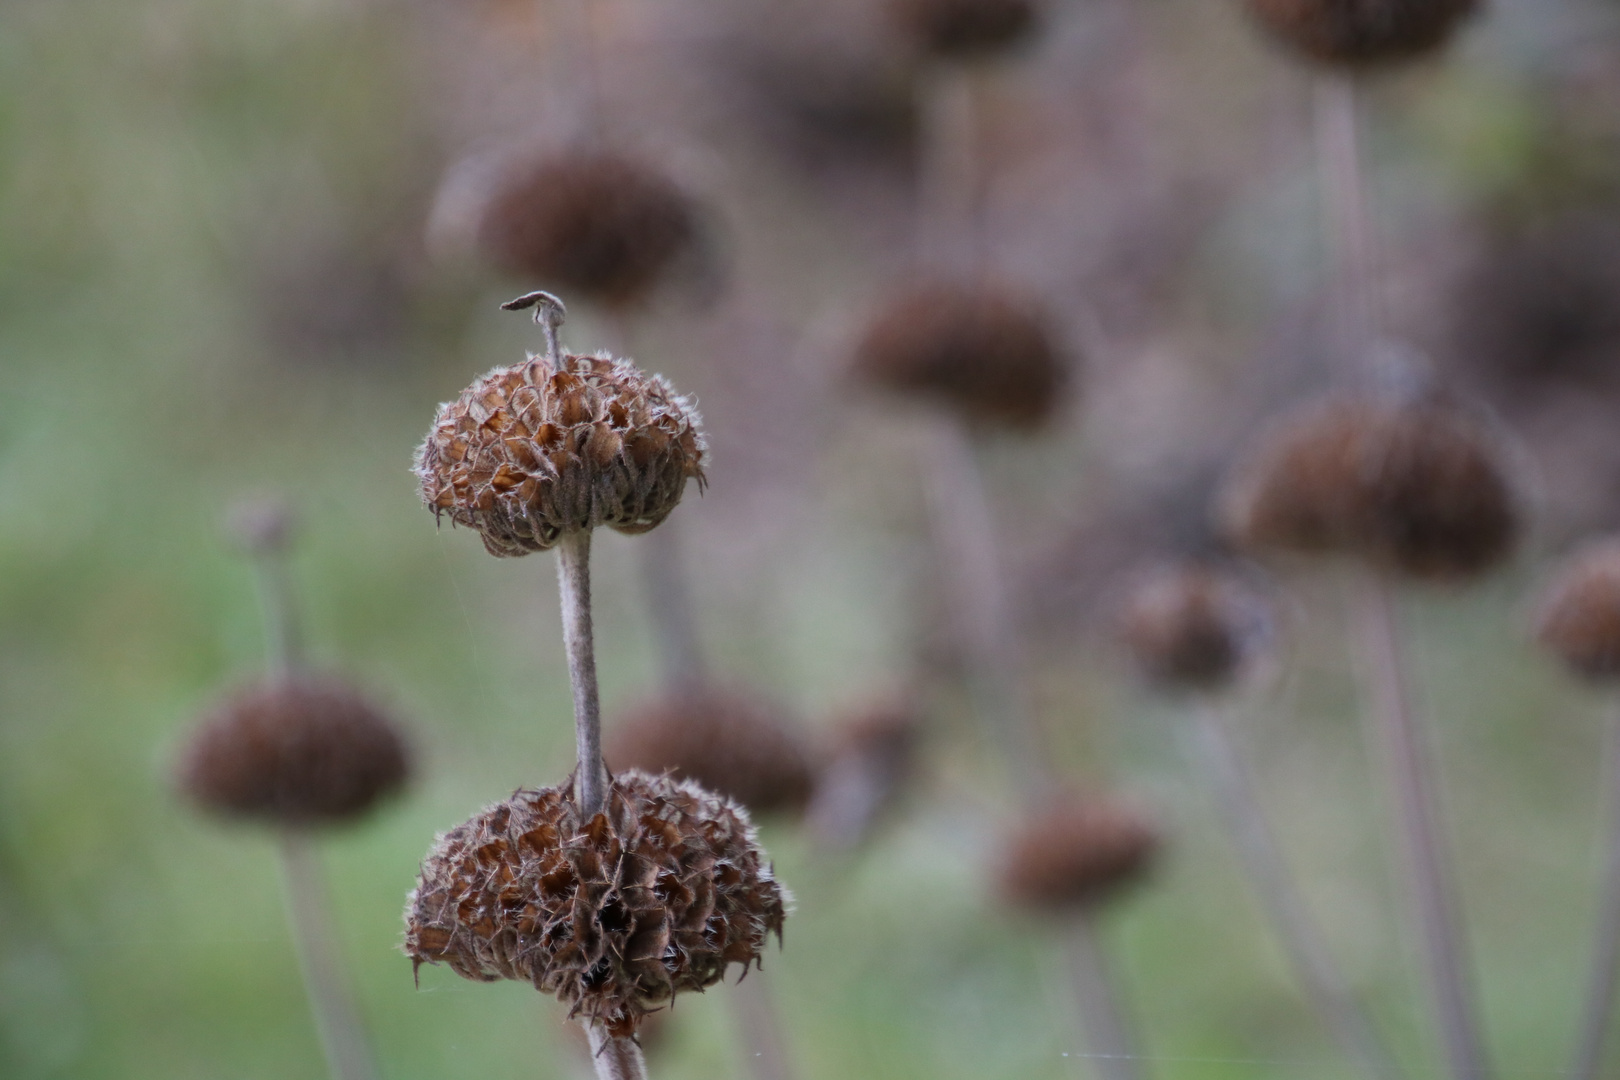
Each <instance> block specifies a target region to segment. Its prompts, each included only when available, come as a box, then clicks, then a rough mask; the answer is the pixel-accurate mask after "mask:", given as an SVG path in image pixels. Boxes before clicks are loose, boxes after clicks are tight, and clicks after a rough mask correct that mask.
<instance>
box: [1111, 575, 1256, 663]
mask: <svg viewBox="0 0 1620 1080" xmlns="http://www.w3.org/2000/svg"><path fill="white" fill-rule="evenodd" d="M1118 629H1119V636H1120V640H1121V641H1122V642H1123V643H1124V645H1125V647H1126V649H1127V650H1128V651H1129V652H1130V654H1131V656H1132V658H1133V659H1135V661H1136V662H1137V665H1138V666H1139V667H1140V668H1141V669H1142V672H1143V674H1144V675H1146V676H1147V678H1148V679H1149V680H1151V681H1152V682H1154V683H1157V684H1158V685H1160V686H1164V687H1167V688H1170V689H1185V690H1212V689H1216V688H1219V687H1221V686H1225V685H1226V684H1228V683H1230V682H1231V681H1232V680H1233V679H1235V678H1236V677H1237V676H1238V675H1239V674H1240V673H1241V671H1242V668H1243V666H1244V664H1245V662H1246V661H1248V660H1249V659H1251V658H1252V657H1253V656H1254V654H1255V653H1256V651H1257V650H1258V649H1259V648H1260V647H1261V646H1262V645H1263V644H1264V642H1265V640H1266V638H1267V637H1268V636H1269V634H1270V630H1271V612H1270V610H1269V608H1268V605H1267V604H1266V601H1265V600H1264V598H1262V597H1261V596H1260V595H1259V593H1257V592H1255V590H1253V589H1252V588H1250V587H1249V586H1248V585H1247V584H1246V583H1245V582H1244V581H1243V580H1242V579H1241V578H1239V577H1237V576H1236V575H1234V574H1231V573H1223V572H1221V571H1220V570H1217V569H1215V568H1213V567H1210V566H1204V565H1197V564H1188V565H1182V566H1173V567H1167V568H1163V569H1160V570H1158V571H1156V572H1154V573H1152V574H1150V575H1147V576H1145V577H1143V578H1142V579H1141V580H1140V581H1139V582H1138V583H1137V584H1136V586H1135V587H1134V588H1133V589H1132V590H1131V592H1130V594H1129V595H1128V596H1127V597H1126V598H1125V602H1124V604H1123V605H1122V606H1121V608H1120V612H1119V626H1118Z"/></svg>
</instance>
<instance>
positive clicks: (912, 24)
mask: <svg viewBox="0 0 1620 1080" xmlns="http://www.w3.org/2000/svg"><path fill="white" fill-rule="evenodd" d="M891 3H892V5H893V13H894V18H895V20H896V22H897V23H898V24H899V26H900V29H901V30H902V31H903V32H904V33H905V34H906V36H907V37H909V38H910V39H911V40H912V41H913V42H915V43H916V45H917V47H918V48H920V49H921V50H922V51H923V52H925V53H928V54H930V55H933V56H937V57H940V58H943V59H948V60H977V59H981V58H983V57H987V56H993V55H995V54H997V53H1002V52H1006V51H1008V50H1010V49H1012V48H1014V47H1016V46H1018V45H1021V44H1023V43H1024V42H1025V41H1027V40H1028V39H1029V38H1030V37H1032V36H1033V35H1034V32H1035V30H1036V27H1037V24H1038V23H1039V21H1040V12H1039V10H1038V8H1037V5H1036V4H1035V2H1034V0H891Z"/></svg>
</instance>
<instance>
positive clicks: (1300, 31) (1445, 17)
mask: <svg viewBox="0 0 1620 1080" xmlns="http://www.w3.org/2000/svg"><path fill="white" fill-rule="evenodd" d="M1248 6H1249V11H1250V13H1251V14H1253V16H1254V17H1255V19H1256V20H1257V21H1258V22H1259V23H1260V25H1261V26H1262V27H1264V28H1265V30H1266V31H1267V32H1268V33H1270V34H1271V36H1272V37H1274V38H1276V39H1277V40H1278V41H1280V42H1281V43H1282V44H1284V45H1286V46H1288V47H1289V48H1291V49H1293V50H1294V51H1295V52H1298V53H1300V54H1302V55H1303V56H1305V57H1307V58H1308V59H1311V60H1314V61H1316V62H1318V63H1322V64H1330V65H1335V66H1341V67H1353V68H1355V67H1376V66H1380V65H1384V64H1392V63H1398V62H1400V61H1402V60H1411V59H1414V58H1416V57H1419V56H1423V55H1425V54H1427V53H1431V52H1435V51H1436V50H1438V49H1439V48H1440V47H1441V46H1443V45H1444V44H1445V43H1446V42H1447V41H1448V40H1449V39H1450V38H1451V35H1452V34H1453V33H1454V32H1455V31H1456V30H1457V28H1458V27H1459V26H1460V25H1461V24H1462V22H1463V21H1464V20H1465V19H1466V18H1468V16H1470V15H1472V14H1473V13H1474V12H1475V11H1477V10H1478V9H1479V7H1480V4H1479V0H1248Z"/></svg>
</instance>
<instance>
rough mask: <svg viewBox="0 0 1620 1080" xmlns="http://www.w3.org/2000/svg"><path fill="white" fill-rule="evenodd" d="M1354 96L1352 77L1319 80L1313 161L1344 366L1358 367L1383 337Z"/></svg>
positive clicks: (1370, 356) (1354, 85)
mask: <svg viewBox="0 0 1620 1080" xmlns="http://www.w3.org/2000/svg"><path fill="white" fill-rule="evenodd" d="M1357 96H1358V95H1357V87H1356V79H1355V76H1353V75H1346V74H1339V73H1334V74H1328V75H1322V76H1320V77H1319V78H1318V79H1317V83H1316V92H1315V99H1314V105H1315V114H1316V116H1315V128H1316V139H1317V155H1318V159H1319V161H1320V168H1321V173H1322V187H1323V191H1324V197H1325V202H1326V211H1327V212H1326V215H1325V217H1326V220H1327V221H1328V223H1329V237H1330V241H1331V244H1332V247H1333V252H1334V261H1335V263H1336V264H1337V267H1336V269H1337V271H1338V275H1339V278H1340V294H1339V313H1338V314H1339V334H1340V345H1341V347H1342V348H1343V350H1344V352H1345V354H1346V356H1345V358H1346V360H1348V361H1349V362H1351V363H1356V364H1361V363H1371V362H1372V345H1373V344H1374V343H1375V342H1376V341H1377V339H1378V336H1379V335H1380V333H1382V329H1383V313H1382V311H1381V310H1380V309H1379V304H1378V298H1377V291H1376V289H1375V287H1374V269H1375V264H1376V261H1377V258H1376V251H1375V247H1374V240H1373V230H1372V223H1371V216H1370V215H1369V213H1368V210H1367V184H1366V171H1365V168H1364V166H1363V163H1362V155H1361V145H1360V138H1359V132H1358V128H1359V117H1358V112H1359V108H1358V105H1357V100H1356V99H1357Z"/></svg>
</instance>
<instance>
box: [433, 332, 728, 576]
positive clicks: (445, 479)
mask: <svg viewBox="0 0 1620 1080" xmlns="http://www.w3.org/2000/svg"><path fill="white" fill-rule="evenodd" d="M701 423H702V421H701V418H700V417H699V416H698V414H697V410H696V409H695V408H693V406H692V405H691V403H690V402H688V401H687V400H686V399H685V398H682V397H679V396H677V395H676V393H675V391H674V389H673V388H672V387H671V386H670V385H669V383H668V382H666V381H665V380H664V379H663V378H661V377H660V376H657V375H647V374H644V373H643V372H641V371H640V370H638V369H637V368H636V366H635V365H634V364H632V363H630V362H629V361H628V360H617V359H614V358H613V357H610V356H606V355H603V354H598V355H596V356H575V355H572V354H568V355H564V356H563V358H562V361H561V370H557V369H555V368H553V367H552V364H551V361H549V360H548V359H546V358H545V357H540V356H531V357H530V358H529V359H527V360H525V361H524V362H523V363H521V364H514V365H513V366H511V367H505V368H496V369H495V370H494V371H491V372H490V373H489V374H488V375H485V376H484V377H483V378H481V379H479V380H478V381H476V382H474V383H473V384H472V385H471V386H469V387H468V388H467V389H466V390H465V391H463V392H462V395H461V397H459V398H458V399H456V400H455V401H452V402H446V403H445V404H444V405H441V406H439V414H438V416H437V418H435V420H434V421H433V428H432V430H430V431H429V432H428V436H427V439H426V440H425V441H424V442H423V443H422V446H421V448H420V449H418V450H417V452H416V463H415V472H416V476H417V479H418V480H420V481H421V491H422V501H423V502H424V503H426V504H427V506H428V508H429V509H431V510H432V511H433V512H434V514H435V515H438V514H448V515H449V516H450V520H451V521H453V522H455V523H456V524H458V525H467V526H470V527H472V528H474V529H477V530H478V531H479V533H480V534H482V536H483V538H484V547H485V548H487V549H488V550H489V553H490V554H491V555H502V556H516V555H527V554H529V553H530V552H531V551H544V550H545V549H547V548H549V547H551V546H552V545H554V544H556V542H557V541H558V539H559V538H560V537H561V536H562V534H563V533H565V532H567V531H569V530H571V529H591V528H595V527H597V526H599V525H606V526H608V527H610V528H614V529H617V530H619V531H620V532H623V533H643V532H646V531H647V530H648V529H651V528H653V527H654V526H655V525H657V524H658V523H659V522H661V521H663V520H664V518H665V517H667V516H668V515H669V512H670V511H671V510H673V509H675V504H676V503H678V502H680V501H681V493H682V492H683V491H684V490H685V488H686V481H687V478H689V477H695V478H696V479H697V481H698V483H699V484H700V485H701V484H702V483H703V458H704V452H705V450H706V448H707V444H706V442H705V441H704V438H703V429H702V426H701Z"/></svg>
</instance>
